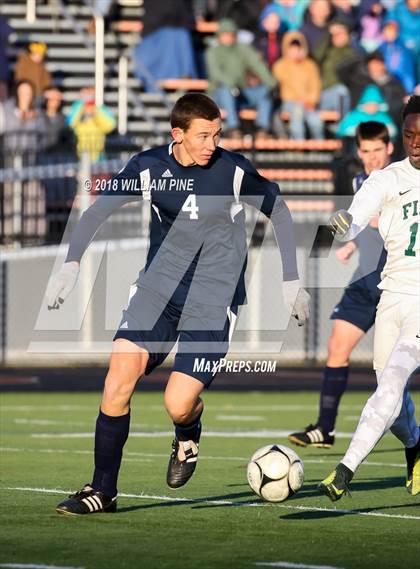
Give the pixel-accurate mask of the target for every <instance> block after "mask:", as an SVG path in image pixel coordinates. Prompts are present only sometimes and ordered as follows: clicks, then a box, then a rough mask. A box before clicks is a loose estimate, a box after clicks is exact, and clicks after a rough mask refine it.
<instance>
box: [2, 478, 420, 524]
mask: <svg viewBox="0 0 420 569" xmlns="http://www.w3.org/2000/svg"><path fill="white" fill-rule="evenodd" d="M1 490H12V491H19V492H36V493H42V494H57V495H59V494H66V495H67V494H71V491H70V490H60V489H58V488H30V487H21V486H17V487H6V488H1ZM118 497H119V498H136V499H138V500H156V501H165V502H178V503H183V502H185V503H190V504H211V505H215V506H235V507H265V508H267V507H271V508H273V507H277V508H285V509H288V510H300V511H305V512H311V511H312V512H328V513H330V512H332V513H336V514H355V515H358V516H372V517H378V518H394V519H401V520H418V521H420V516H412V515H408V514H384V513H382V512H363V511H360V510H344V509H338V508H319V507H316V506H287V505H285V504H274V503H268V502H232V501H230V500H204V499H201V498H174V497H172V496H155V495H148V494H126V493H121V494H118Z"/></svg>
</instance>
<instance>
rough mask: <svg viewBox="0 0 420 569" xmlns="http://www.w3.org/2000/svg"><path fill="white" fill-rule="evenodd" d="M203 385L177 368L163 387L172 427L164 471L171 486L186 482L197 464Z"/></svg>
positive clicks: (202, 406) (176, 486)
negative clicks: (172, 431) (172, 436)
mask: <svg viewBox="0 0 420 569" xmlns="http://www.w3.org/2000/svg"><path fill="white" fill-rule="evenodd" d="M204 387H205V385H204V383H203V382H201V381H199V380H198V379H195V378H194V377H191V376H189V375H186V374H184V373H181V372H178V371H175V372H172V374H171V376H170V378H169V381H168V384H167V386H166V390H165V407H166V410H167V412H168V414H169V416H170V417H171V419H172V421H173V423H174V426H175V438H174V441H173V443H172V453H171V457H170V459H169V465H168V472H167V483H168V486H170V487H171V488H180V487H181V486H183V485H184V484H186V482H188V480H189V479H190V478H191V476H192V475H193V473H194V470H195V467H196V466H197V459H198V446H199V442H200V434H201V421H200V418H201V415H202V413H203V409H204V404H203V401H202V399H201V398H200V394H201V392H202V391H203V389H204Z"/></svg>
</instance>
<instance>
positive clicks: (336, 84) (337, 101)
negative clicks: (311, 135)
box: [315, 19, 358, 115]
mask: <svg viewBox="0 0 420 569" xmlns="http://www.w3.org/2000/svg"><path fill="white" fill-rule="evenodd" d="M329 36H330V37H329V39H328V40H327V42H326V43H325V44H324V45H321V46H320V47H319V48H318V50H317V51H316V53H315V59H316V60H317V61H318V63H319V65H320V68H321V78H322V87H323V91H322V93H321V100H320V108H321V109H322V110H329V111H341V112H342V114H343V115H345V114H346V113H348V111H349V110H350V96H349V91H348V89H347V87H346V85H345V84H344V83H343V81H341V80H340V79H339V77H338V75H337V67H338V66H339V65H341V64H342V63H343V62H346V61H349V60H353V59H354V58H356V57H357V56H358V54H357V52H356V50H355V49H354V48H353V47H352V46H351V37H350V28H349V24H348V22H347V21H346V20H342V19H334V20H333V21H332V22H331V23H330V25H329Z"/></svg>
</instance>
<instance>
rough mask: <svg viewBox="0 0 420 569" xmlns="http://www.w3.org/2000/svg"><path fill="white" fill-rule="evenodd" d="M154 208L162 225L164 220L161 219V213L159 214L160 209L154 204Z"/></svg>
mask: <svg viewBox="0 0 420 569" xmlns="http://www.w3.org/2000/svg"><path fill="white" fill-rule="evenodd" d="M152 208H153V209H154V210H155V212H156V215H157V216H158V218H159V221H160V222H161V223H162V218H161V216H160V212H159V208H158V206H157V205H155V204H154V203H152Z"/></svg>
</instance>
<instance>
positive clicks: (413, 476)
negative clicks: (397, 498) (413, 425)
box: [405, 427, 420, 496]
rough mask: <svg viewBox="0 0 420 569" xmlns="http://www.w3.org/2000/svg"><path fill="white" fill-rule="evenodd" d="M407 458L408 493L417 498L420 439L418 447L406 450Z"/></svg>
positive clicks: (419, 490)
mask: <svg viewBox="0 0 420 569" xmlns="http://www.w3.org/2000/svg"><path fill="white" fill-rule="evenodd" d="M419 430H420V427H419ZM405 458H406V461H407V481H406V488H407V492H408V493H409V494H411V496H417V494H419V493H420V438H419V440H418V443H417V444H416V446H414V447H412V448H406V449H405Z"/></svg>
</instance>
